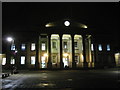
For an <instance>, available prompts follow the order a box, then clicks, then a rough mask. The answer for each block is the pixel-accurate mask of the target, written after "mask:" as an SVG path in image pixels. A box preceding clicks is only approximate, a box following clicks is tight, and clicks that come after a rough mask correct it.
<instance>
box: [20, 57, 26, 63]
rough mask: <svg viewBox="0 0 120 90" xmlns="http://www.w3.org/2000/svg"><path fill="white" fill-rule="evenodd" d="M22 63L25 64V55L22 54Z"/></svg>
mask: <svg viewBox="0 0 120 90" xmlns="http://www.w3.org/2000/svg"><path fill="white" fill-rule="evenodd" d="M21 64H25V56H21Z"/></svg>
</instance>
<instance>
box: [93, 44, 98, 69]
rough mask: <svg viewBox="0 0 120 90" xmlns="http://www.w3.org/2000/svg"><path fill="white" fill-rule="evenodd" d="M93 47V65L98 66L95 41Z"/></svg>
mask: <svg viewBox="0 0 120 90" xmlns="http://www.w3.org/2000/svg"><path fill="white" fill-rule="evenodd" d="M93 48H94V58H95V59H94V67H95V68H97V67H98V63H97V60H98V59H97V58H98V54H97V53H98V52H97V44H96V43H94V44H93Z"/></svg>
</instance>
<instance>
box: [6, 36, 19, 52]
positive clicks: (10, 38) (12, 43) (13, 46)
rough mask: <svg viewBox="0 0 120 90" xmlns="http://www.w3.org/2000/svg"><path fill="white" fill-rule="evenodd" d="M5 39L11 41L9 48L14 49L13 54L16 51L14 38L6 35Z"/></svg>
mask: <svg viewBox="0 0 120 90" xmlns="http://www.w3.org/2000/svg"><path fill="white" fill-rule="evenodd" d="M7 41H8V42H11V50H14V51H15V52H14V53H15V54H16V53H17V52H18V51H17V49H16V48H15V43H14V39H13V38H12V37H7Z"/></svg>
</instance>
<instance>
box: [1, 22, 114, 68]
mask: <svg viewBox="0 0 120 90" xmlns="http://www.w3.org/2000/svg"><path fill="white" fill-rule="evenodd" d="M90 30H91V29H90V28H89V27H88V26H87V25H85V24H81V23H78V22H73V21H70V20H63V21H59V22H51V23H47V24H46V25H45V27H42V28H41V30H38V31H37V32H36V31H35V32H36V33H32V34H31V36H29V38H28V37H27V38H28V39H26V37H24V36H22V35H21V36H20V37H19V39H18V40H15V41H14V43H11V44H9V45H8V46H7V52H6V63H5V64H4V65H3V68H6V69H9V67H10V66H11V65H15V66H17V68H18V69H64V68H71V69H80V68H99V67H114V66H115V64H116V62H115V57H114V53H113V46H112V45H111V44H110V43H96V42H95V40H94V39H95V38H94V35H93V34H92V32H90ZM28 34H29V33H28ZM23 37H24V39H26V41H24V39H20V38H23Z"/></svg>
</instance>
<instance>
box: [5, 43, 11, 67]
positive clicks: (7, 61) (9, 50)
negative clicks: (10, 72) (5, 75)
mask: <svg viewBox="0 0 120 90" xmlns="http://www.w3.org/2000/svg"><path fill="white" fill-rule="evenodd" d="M10 48H11V46H10V45H7V52H6V65H5V68H6V69H11V65H10V61H11V49H10Z"/></svg>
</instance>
